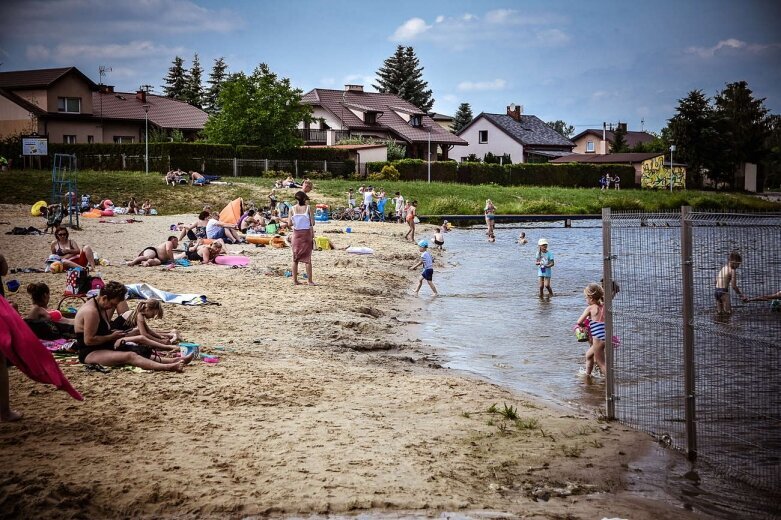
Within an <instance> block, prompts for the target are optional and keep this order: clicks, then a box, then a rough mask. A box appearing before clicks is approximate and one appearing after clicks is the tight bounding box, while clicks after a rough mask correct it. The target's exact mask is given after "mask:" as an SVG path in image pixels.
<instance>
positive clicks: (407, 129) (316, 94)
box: [301, 88, 468, 146]
mask: <svg viewBox="0 0 781 520" xmlns="http://www.w3.org/2000/svg"><path fill="white" fill-rule="evenodd" d="M301 102H302V103H305V104H308V105H317V106H321V107H323V108H324V109H325V110H327V111H329V112H330V113H331V114H333V116H334V117H335V118H337V119H340V120H341V121H342V122H343V123H344V126H346V127H347V128H349V129H351V130H376V131H391V132H393V133H394V134H396V135H397V136H399V137H400V138H401V139H403V140H405V141H407V142H410V143H425V142H428V140H429V138H430V139H431V142H432V143H436V144H440V143H441V144H454V145H464V146H465V145H467V144H468V143H467V142H466V141H464V140H463V139H461V138H460V137H457V136H455V135H453V134H451V133H450V132H448V131H447V130H445V129H444V128H442V127H441V126H439V125H438V124H437V123H436V122H434V120H433V119H431V118H430V117H429V116H428V115H426V114H425V113H424V112H422V111H421V110H420V109H419V108H417V107H416V106H415V105H413V104H411V103H408V102H407V101H404V100H403V99H401V98H400V97H399V96H396V95H395V94H380V93H378V92H357V91H344V90H330V89H321V88H316V89H312V90H310V91H309V92H307V93H306V94H304V96H303V97H302V98H301ZM350 106H354V107H361V108H365V109H367V110H371V111H375V112H382V114H381V115H380V116H379V117H378V118H377V124H376V125H367V124H366V123H365V122H364V121H363V120H362V119H361V118H359V117H358V116H356V115H355V114H354V113H353V112H352V111H350V109H349V108H348V107H350ZM396 111H399V112H404V113H407V114H420V115H421V116H422V122H423V126H422V127H412V126H410V125H409V124H408V123H407V121H406V120H405V119H404V118H402V117H401V116H399V115H398V114H397V113H396ZM429 132H430V135H429Z"/></svg>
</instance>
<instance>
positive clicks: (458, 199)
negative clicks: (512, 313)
mask: <svg viewBox="0 0 781 520" xmlns="http://www.w3.org/2000/svg"><path fill="white" fill-rule="evenodd" d="M224 180H226V181H228V182H230V185H213V186H207V187H203V188H200V187H193V186H180V187H176V188H172V187H170V186H166V185H165V184H164V183H163V179H162V176H160V175H159V174H152V173H150V174H149V175H147V174H145V173H143V172H97V171H81V172H79V173H78V182H79V191H80V192H81V193H89V194H90V195H92V198H93V200H100V199H103V198H109V199H111V200H112V201H114V203H116V204H123V203H124V202H125V201H126V200H127V199H128V197H130V196H131V195H133V196H135V197H136V199H137V200H138V201H139V203H140V202H141V201H143V199H147V198H148V199H151V200H152V202H153V204H154V205H155V207H156V208H157V209H158V211H159V212H160V213H161V214H174V213H193V212H196V211H197V210H198V209H200V207H201V206H203V205H204V204H210V205H211V206H212V207H214V208H215V209H219V208H222V207H223V206H224V205H225V204H226V203H227V202H228V201H230V200H232V199H234V198H236V197H243V198H244V199H245V200H254V201H255V202H256V203H258V204H259V205H263V204H265V202H266V201H267V199H266V196H267V195H268V192H269V190H270V188H271V185H272V183H273V181H272V179H265V178H250V177H239V178H232V177H229V178H225V179H224ZM373 184H374V185H375V187H376V186H381V187H383V188H385V190H386V191H387V192H388V196H389V198H390V197H392V194H393V193H394V192H396V191H400V192H401V194H402V195H403V196H404V197H405V198H407V199H410V198H412V199H417V200H418V201H419V203H420V204H419V206H418V211H419V213H420V214H422V215H442V214H454V215H479V214H482V209H483V206H484V204H485V199H491V200H493V201H494V204H496V206H497V209H498V213H500V214H569V215H576V214H589V213H599V212H600V211H601V208H603V207H611V208H613V209H614V210H617V211H619V210H623V211H626V210H643V211H663V210H674V209H678V208H680V207H681V206H685V205H689V206H692V207H694V208H699V209H712V210H739V211H781V204H777V203H771V202H768V201H764V200H761V199H758V198H756V197H752V196H749V195H744V194H740V193H728V192H711V191H696V190H686V191H677V192H674V193H670V192H668V191H647V190H634V189H633V190H620V191H615V190H611V191H606V192H602V191H600V190H598V189H596V188H594V189H583V188H551V187H546V188H538V187H503V186H496V185H479V186H471V185H465V184H444V183H432V184H428V183H425V182H402V181H399V182H375V183H373ZM360 185H361V181H356V180H341V179H340V180H328V181H322V180H318V181H315V191H316V192H317V193H318V194H322V195H324V196H325V197H323V198H325V199H326V200H318V202H326V203H330V204H331V205H333V206H343V205H345V202H346V199H347V190H348V189H349V188H353V189H356V190H357V188H358V186H360ZM50 194H51V172H48V171H30V170H27V171H18V170H17V171H8V172H3V173H0V203H2V204H33V203H34V202H35V201H38V200H48V199H49V197H50ZM280 195H281V196H282V198H287V199H288V200H292V196H293V192H292V190H280ZM356 198H359V197H357V196H356ZM318 199H320V198H319V197H318Z"/></svg>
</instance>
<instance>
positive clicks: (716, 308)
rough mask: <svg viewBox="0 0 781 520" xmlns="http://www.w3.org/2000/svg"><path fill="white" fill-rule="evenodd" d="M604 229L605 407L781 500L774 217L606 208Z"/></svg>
mask: <svg viewBox="0 0 781 520" xmlns="http://www.w3.org/2000/svg"><path fill="white" fill-rule="evenodd" d="M603 232H604V241H603V243H604V253H605V282H606V284H607V283H609V282H616V283H618V284H619V287H620V291H619V292H618V293H616V294H615V295H614V296H613V297H612V298H610V295H609V294H606V307H607V311H608V312H607V313H606V315H607V318H606V322H607V323H606V328H607V329H608V332H609V334H608V337H609V338H610V341H609V344H608V348H607V357H608V379H607V381H608V388H607V392H608V395H607V397H608V414H609V415H610V416H612V417H613V418H616V419H618V420H619V421H621V422H624V423H626V424H629V425H631V426H633V427H635V428H638V429H640V430H643V431H646V432H648V433H650V434H652V435H654V436H655V437H657V438H658V439H659V440H660V441H662V442H663V443H664V444H667V445H669V446H671V447H673V448H676V449H679V450H683V451H686V452H687V453H688V454H689V455H690V457H691V458H695V457H696V458H697V459H698V460H702V461H705V462H707V463H709V464H710V465H711V466H712V467H713V468H714V469H716V470H717V471H719V472H721V473H723V474H725V475H729V476H731V477H734V478H736V479H739V480H741V481H743V482H745V483H748V484H750V485H752V486H754V487H756V488H758V489H761V490H763V491H765V492H768V493H769V494H770V496H778V497H781V377H779V376H780V375H781V298H779V296H781V295H779V294H778V293H779V292H780V291H781V214H724V213H709V212H691V211H689V210H688V208H683V210H682V211H681V212H680V213H611V212H610V210H604V213H603ZM733 281H735V282H736V284H735V285H737V288H738V289H737V290H736V289H735V288H734V286H733V283H732V282H733ZM606 286H607V285H606ZM774 295H775V296H776V298H773V296H774ZM744 298H748V301H744ZM728 304H731V308H730V309H728V308H726V305H728ZM728 310H729V311H731V312H727V311H728ZM611 336H612V337H611ZM611 366H612V370H611V369H610V367H611Z"/></svg>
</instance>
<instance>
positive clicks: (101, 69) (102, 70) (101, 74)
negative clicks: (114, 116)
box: [98, 65, 113, 143]
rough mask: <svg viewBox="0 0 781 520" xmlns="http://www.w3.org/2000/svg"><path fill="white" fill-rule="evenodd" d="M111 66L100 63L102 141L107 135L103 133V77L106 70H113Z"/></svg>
mask: <svg viewBox="0 0 781 520" xmlns="http://www.w3.org/2000/svg"><path fill="white" fill-rule="evenodd" d="M112 70H113V69H112V68H111V67H106V66H105V65H98V76H100V80H99V85H100V142H101V143H102V142H103V138H104V137H105V136H104V135H103V78H104V77H105V76H106V72H112Z"/></svg>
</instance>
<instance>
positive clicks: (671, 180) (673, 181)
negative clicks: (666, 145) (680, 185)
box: [670, 144, 675, 191]
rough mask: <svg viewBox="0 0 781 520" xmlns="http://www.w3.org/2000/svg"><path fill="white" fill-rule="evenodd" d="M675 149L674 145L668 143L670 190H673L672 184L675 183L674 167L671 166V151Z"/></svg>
mask: <svg viewBox="0 0 781 520" xmlns="http://www.w3.org/2000/svg"><path fill="white" fill-rule="evenodd" d="M674 151H675V145H674V144H671V145H670V191H673V184H674V183H675V169H674V168H673V152H674Z"/></svg>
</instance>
